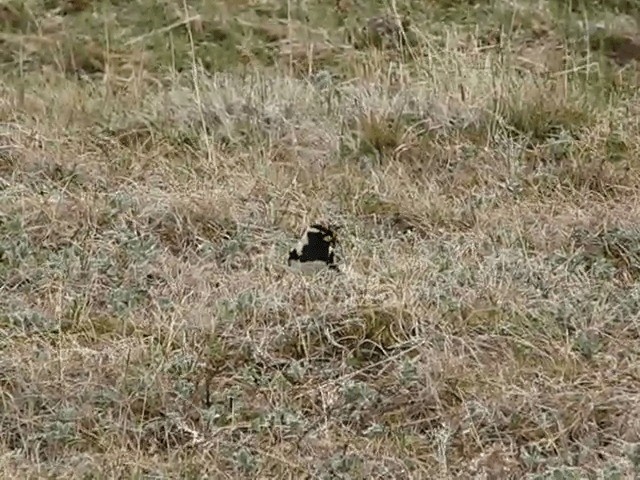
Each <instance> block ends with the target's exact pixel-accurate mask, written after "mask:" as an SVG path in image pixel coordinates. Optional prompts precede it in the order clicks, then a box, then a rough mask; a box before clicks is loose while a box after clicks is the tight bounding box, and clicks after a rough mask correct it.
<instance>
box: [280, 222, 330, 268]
mask: <svg viewBox="0 0 640 480" xmlns="http://www.w3.org/2000/svg"><path fill="white" fill-rule="evenodd" d="M336 243H337V238H336V234H335V233H334V232H333V231H332V230H331V229H330V228H327V227H324V226H322V225H320V224H317V223H315V224H313V225H311V226H310V227H309V228H307V231H306V232H304V235H303V236H302V238H301V239H300V241H299V242H298V244H297V245H296V247H295V248H293V249H292V250H291V251H290V252H289V260H288V264H289V267H291V268H293V269H295V270H298V271H301V272H304V273H315V272H318V271H320V270H322V269H323V268H326V267H328V268H329V269H330V270H338V266H337V265H336V260H335V253H334V249H335V246H336Z"/></svg>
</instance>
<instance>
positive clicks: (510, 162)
mask: <svg viewBox="0 0 640 480" xmlns="http://www.w3.org/2000/svg"><path fill="white" fill-rule="evenodd" d="M138 3H143V2H138ZM169 3H171V2H169ZM245 3H246V2H245ZM450 3H452V4H453V3H455V2H450ZM520 3H521V5H520V6H519V7H518V9H515V10H514V11H517V13H518V15H517V16H516V15H515V14H514V15H513V16H512V20H513V21H512V27H513V28H512V31H511V32H503V34H504V33H510V36H506V37H503V38H502V39H499V40H496V39H494V38H492V37H490V36H487V35H486V32H485V31H481V30H479V29H477V28H476V29H475V30H474V29H469V28H464V24H463V23H456V20H455V18H453V19H451V18H449V17H446V18H447V19H448V20H447V21H448V22H449V23H447V24H446V25H449V27H450V28H449V30H447V32H446V34H443V31H444V29H443V27H442V24H430V23H428V22H426V21H425V22H424V23H421V20H420V19H421V18H422V17H420V15H419V13H416V17H417V18H412V25H422V26H423V27H424V28H422V29H418V28H416V29H415V30H413V31H412V35H413V37H412V38H411V39H409V40H410V41H409V42H408V44H407V46H406V48H407V51H406V52H404V53H403V52H398V51H396V50H393V49H391V50H386V51H381V50H377V49H375V48H366V47H358V48H355V47H353V46H350V45H348V44H340V43H339V42H337V41H335V39H336V38H337V36H338V37H339V35H341V34H342V33H344V31H343V30H340V29H339V28H337V27H336V29H334V30H331V29H330V28H329V27H327V26H326V25H325V26H324V27H320V26H319V27H317V28H316V30H317V31H316V33H318V31H321V30H322V28H326V30H325V33H326V35H325V36H324V37H323V38H325V39H324V40H323V41H325V42H327V44H331V45H333V47H332V50H331V51H332V53H331V54H327V55H329V57H326V58H324V60H327V58H331V59H333V60H332V61H333V62H334V63H330V62H329V63H327V64H326V65H325V64H323V65H320V66H316V65H315V64H314V63H313V59H314V57H313V55H309V54H308V53H309V52H310V50H309V48H306V47H304V45H305V42H315V41H316V40H313V39H312V40H309V38H311V37H306V36H304V35H301V36H299V37H295V38H293V37H287V38H289V39H290V40H292V41H291V42H288V43H287V44H286V45H284V44H280V43H278V45H280V46H281V47H282V48H283V50H282V51H283V52H285V53H284V54H283V55H284V57H283V58H285V60H286V57H287V55H288V56H289V61H290V63H289V64H288V65H287V61H285V62H284V66H283V65H282V64H280V63H279V62H280V60H279V58H280V57H278V58H275V57H274V58H271V57H270V58H271V60H273V61H274V62H275V63H276V66H275V67H274V66H271V67H268V66H260V67H251V68H250V69H249V71H244V72H238V71H236V70H233V69H231V68H229V70H228V71H226V72H223V73H217V74H212V73H210V72H209V73H208V72H207V71H206V69H205V68H203V67H202V65H201V66H200V67H196V68H193V69H189V68H188V69H185V70H184V71H182V72H178V71H177V70H178V68H177V67H176V65H177V63H176V61H173V63H172V65H173V67H176V68H173V69H172V68H169V67H171V65H168V68H167V69H166V70H162V69H160V68H156V67H158V65H160V63H158V62H161V58H162V57H161V55H162V54H164V53H162V52H160V51H157V52H156V51H153V50H150V51H151V54H153V55H156V57H155V62H156V64H155V65H153V68H151V66H149V65H146V66H145V64H134V63H130V62H128V60H130V59H131V58H133V55H134V53H135V52H134V49H132V50H131V51H129V52H128V53H126V55H129V54H130V55H131V57H127V56H126V55H125V53H123V52H124V50H123V52H120V53H121V55H124V56H121V57H115V56H114V57H113V58H114V59H115V60H114V61H115V63H114V64H113V65H111V67H112V68H111V69H110V67H109V65H108V63H109V61H110V60H105V59H104V58H102V60H98V63H99V64H100V65H101V66H100V68H98V69H97V70H98V73H99V75H95V74H94V75H91V74H89V72H87V69H86V68H83V69H82V70H83V71H82V72H81V73H80V74H79V75H72V74H71V73H70V72H69V71H67V70H66V69H65V68H62V67H60V65H62V64H63V63H64V62H62V63H61V62H57V65H58V67H55V66H52V65H47V64H46V63H47V60H48V57H47V56H43V57H42V58H36V57H29V56H28V53H25V52H24V51H23V52H22V53H21V54H20V55H22V56H20V55H18V54H16V56H14V57H11V58H9V57H7V61H10V62H13V61H18V60H21V61H22V60H25V59H29V61H33V62H34V63H33V64H30V63H28V62H27V63H24V62H23V63H22V65H23V67H24V68H23V70H21V71H20V72H19V74H15V71H10V69H8V68H7V69H5V70H3V72H4V74H3V77H2V78H0V82H1V83H0V89H1V95H0V281H1V285H0V476H2V477H3V478H4V477H6V478H13V477H15V478H27V477H29V478H34V477H46V476H55V477H61V478H90V477H96V476H98V477H100V478H129V477H131V478H160V477H162V478H203V477H212V478H429V479H432V478H438V479H439V478H442V479H447V478H495V479H499V478H564V479H569V478H603V479H604V478H606V479H614V478H629V479H631V478H636V477H637V476H638V475H639V474H640V420H639V419H640V370H639V368H640V362H639V361H638V360H639V358H638V353H639V349H640V347H639V346H638V340H639V338H640V318H639V317H640V313H639V312H640V288H639V287H638V285H639V284H638V281H639V279H640V225H639V222H638V219H639V218H640V203H639V201H638V200H639V199H640V183H639V180H640V165H639V164H638V161H639V160H638V159H640V94H639V93H638V86H639V83H640V82H638V67H637V64H636V63H634V62H630V63H627V64H625V65H624V66H623V67H620V66H619V65H616V64H612V63H609V62H608V61H607V59H606V57H607V55H606V54H607V53H608V52H607V51H605V52H604V53H605V55H600V53H598V52H596V51H591V52H590V53H589V54H588V55H583V53H584V52H582V51H581V50H580V49H579V48H578V47H577V44H578V43H579V42H578V41H577V40H575V38H574V40H575V41H573V42H571V41H569V40H568V39H567V38H566V37H563V34H564V33H566V32H563V31H562V28H561V26H562V25H560V26H558V25H555V24H554V18H555V17H554V16H553V15H554V10H553V9H552V7H553V3H552V2H520ZM311 4H312V7H309V8H310V9H311V10H310V11H311V13H312V14H313V13H314V12H315V14H317V11H316V10H313V8H315V7H316V6H314V5H315V4H314V3H313V2H311ZM34 5H35V4H33V3H32V4H31V7H32V10H33V9H34V8H36V7H35V6H34ZM65 5H66V7H65V8H69V9H71V10H70V12H71V13H69V15H72V13H73V12H76V10H75V9H77V10H78V11H79V12H81V13H77V14H76V13H73V15H82V14H84V13H87V12H85V9H87V8H89V7H88V5H89V3H86V4H85V3H83V2H67V3H66V4H65ZM341 5H342V7H341V8H346V9H347V10H348V9H349V8H356V7H353V6H345V5H347V3H344V4H343V3H341ZM349 5H350V4H349ZM181 6H182V5H181V4H180V3H176V5H174V7H176V9H177V10H176V12H178V13H175V15H178V14H179V12H180V11H181V9H180V7H181ZM72 7H73V8H72ZM123 8H124V7H123ZM167 8H168V7H167ZM190 8H193V9H195V10H197V9H198V8H199V7H198V5H195V6H194V5H190ZM203 8H204V7H203ZM229 8H231V7H229ZM238 8H240V7H238ZM245 8H246V11H247V12H253V13H254V14H256V15H258V16H260V15H263V14H264V13H260V12H262V10H257V9H258V7H257V6H245ZM252 8H255V10H252ZM300 8H303V7H300ZM318 8H320V7H318ZM457 8H459V9H460V8H461V7H460V6H458V7H457ZM496 8H497V7H496ZM501 8H506V7H505V6H504V5H503V6H502V7H501ZM514 8H515V7H514ZM416 11H417V10H416ZM448 11H449V10H447V12H448ZM460 11H461V10H460ZM2 12H4V15H5V16H6V17H7V18H9V19H10V20H11V19H13V20H11V21H12V22H13V23H11V25H13V27H12V28H18V27H17V26H16V25H18V26H20V25H22V24H21V23H20V22H19V20H20V19H21V18H22V19H24V18H23V17H21V16H20V15H22V14H24V11H22V10H20V9H17V8H13V10H11V11H10V10H9V9H7V10H0V13H2ZM7 12H8V13H7ZM83 12H84V13H83ZM255 12H258V13H255ZM58 13H59V12H58ZM191 14H193V12H191ZM227 14H228V16H227V17H224V15H223V14H220V15H222V16H218V17H216V16H212V17H211V18H214V20H215V21H216V22H218V23H217V24H216V25H217V27H216V28H218V30H215V29H214V32H213V33H215V34H216V35H218V37H220V38H227V37H225V35H227V36H228V35H230V34H232V33H234V32H235V31H234V30H233V28H235V27H233V25H231V23H230V22H231V20H230V18H231V13H229V12H227ZM498 14H500V15H504V12H503V11H502V10H500V9H497V10H496V14H495V18H496V19H497V18H502V17H500V16H499V15H498ZM11 15H14V16H17V17H15V18H14V17H11ZM216 15H217V14H216ZM425 15H426V14H425ZM290 17H291V15H290ZM2 18H3V17H2V15H0V21H2ZM29 18H31V17H29ZM34 18H37V15H36V16H35V17H34ZM47 18H49V17H47ZM69 18H70V19H71V20H67V19H66V17H65V19H63V20H62V21H63V23H62V24H61V25H63V26H64V22H67V21H68V22H72V21H74V20H73V19H74V18H76V17H69ZM105 18H107V17H105ZM109 18H111V17H109ZM189 18H191V17H189ZM203 18H204V20H206V19H207V18H205V17H203ZM203 18H198V19H197V20H198V21H202V22H204V23H200V24H198V23H197V22H196V21H195V20H193V19H191V20H185V21H184V22H182V23H180V22H179V21H178V23H180V25H182V27H184V25H190V22H192V23H193V25H191V28H192V29H194V32H195V39H193V37H192V40H191V41H192V42H193V43H191V46H193V51H194V52H195V51H196V50H197V48H196V46H197V47H198V48H200V47H202V48H205V47H203V46H202V45H205V44H204V43H203V44H202V45H200V44H198V41H199V40H198V36H197V35H199V34H200V35H205V34H204V33H203V31H204V32H205V33H206V30H207V28H212V27H211V25H210V24H208V23H206V21H204V20H203ZM313 18H316V17H313ZM313 18H311V19H310V20H309V22H311V23H310V25H312V26H313V25H314V24H313V21H314V20H313ZM424 18H428V17H424ZM490 18H494V17H490ZM576 18H578V19H583V16H581V15H579V14H577V13H576ZM616 18H617V17H616ZM214 20H211V21H214ZM289 20H290V22H292V23H291V25H294V24H295V22H296V19H295V18H290V19H289ZM356 20H357V18H356V17H347V19H346V20H345V25H347V27H348V28H351V26H350V25H351V24H350V23H349V22H353V24H356ZM525 20H526V21H525ZM5 21H7V20H6V19H5ZM49 21H50V23H52V24H53V23H55V22H54V21H52V20H49ZM172 21H175V19H174V20H172ZM319 21H320V20H318V22H319ZM78 22H80V20H78ZM518 22H520V23H518ZM170 23H171V22H168V24H170ZM214 23H215V22H214ZM274 23H278V22H275V21H274ZM278 24H280V23H278ZM56 25H57V24H56ZM70 25H71V24H70ZM230 25H231V26H230ZM243 25H244V24H243ZM285 25H286V24H285ZM295 25H298V24H295ZM318 25H320V24H318ZM572 25H574V27H575V29H576V31H579V28H580V25H579V22H577V21H576V23H575V24H572ZM72 26H73V25H72ZM298 26H299V25H298ZM245 27H246V25H245ZM245 27H243V28H245ZM347 27H344V28H347ZM25 28H26V27H25ZM60 28H63V27H60ZM69 28H71V27H69ZM154 28H157V29H158V31H156V32H155V33H154V32H152V34H153V35H151V34H150V35H149V36H143V34H141V33H140V32H138V31H133V32H128V34H129V37H126V35H125V33H127V32H125V33H122V32H121V33H122V35H123V36H121V37H117V38H116V36H115V35H114V40H112V41H113V42H114V43H116V42H120V43H118V44H117V45H116V46H114V47H113V48H114V49H116V47H118V48H123V49H124V46H123V45H136V44H137V43H139V42H143V41H146V40H147V39H151V38H152V37H153V36H154V35H156V34H157V35H164V34H167V32H168V31H169V29H167V30H166V31H162V29H161V27H160V26H157V25H156V26H155V27H154ZM172 28H177V27H172ZM301 28H302V27H301ZM309 28H311V27H309ZM314 28H315V27H314ZM340 28H342V27H340ZM198 29H200V30H198ZM225 29H227V30H225ZM311 30H313V28H311ZM585 31H588V29H586V30H585ZM158 32H159V33H158ZM194 32H191V33H192V34H194ZM198 32H200V33H198ZM242 32H244V33H242V34H243V35H245V34H246V35H245V36H244V37H242V38H243V39H244V40H243V42H244V43H243V42H240V43H238V45H240V46H241V47H242V48H245V47H246V46H247V45H252V44H251V42H252V41H254V42H257V43H255V45H257V46H256V48H258V47H260V46H261V45H262V46H264V45H263V44H260V43H259V42H264V41H265V40H264V39H256V38H253V37H251V35H248V34H247V32H245V31H244V30H242ZM291 32H292V30H289V31H288V33H285V34H282V35H285V36H287V35H293V36H295V34H293V33H291ZM336 32H338V33H336ZM340 32H341V33H340ZM87 34H89V33H87ZM94 34H95V41H96V42H97V41H99V40H100V32H94ZM234 34H237V35H241V34H240V33H238V32H235V33H234ZM13 35H14V36H13V37H11V39H10V42H9V43H10V44H11V45H13V44H14V43H15V42H18V43H20V41H22V42H23V43H22V44H23V46H24V45H31V43H29V42H33V41H34V39H33V38H32V37H27V36H26V33H25V32H22V33H21V34H20V35H24V37H22V38H20V37H19V36H18V35H19V34H18V33H14V34H13ZM38 35H39V36H40V37H41V40H42V39H47V40H50V41H52V40H51V38H50V37H48V36H47V35H48V34H47V32H42V31H40V32H39V33H38ZM212 35H213V34H212ZM332 35H333V37H332ZM585 35H586V34H585ZM205 37H206V38H205V40H206V39H207V38H209V37H207V36H206V35H205ZM218 37H216V38H218ZM127 38H129V39H133V40H131V41H129V40H127ZM154 38H155V37H154ZM314 38H315V37H314ZM340 38H348V36H347V37H340ZM576 38H580V37H579V35H578V37H576ZM209 39H210V38H209ZM252 39H253V40H252ZM331 39H333V40H334V41H333V43H332V41H331ZM276 40H277V39H276ZM293 40H295V41H296V42H298V43H297V44H296V45H298V47H300V42H302V44H303V47H304V48H298V50H297V51H299V52H306V53H305V54H304V55H303V60H301V62H302V63H301V64H295V65H294V63H295V62H293V60H292V58H293V57H292V51H291V50H287V48H289V47H290V46H291V45H294V44H295V42H293ZM435 40H437V41H435ZM3 41H5V43H4V45H5V46H6V45H8V43H6V41H7V40H6V39H5V40H3ZM149 41H151V40H149ZM153 41H154V42H155V41H156V40H153ZM221 41H222V40H221ZM267 41H268V42H270V43H268V46H269V48H275V47H274V43H273V42H274V40H273V39H271V40H267ZM496 41H499V42H501V43H499V44H496V43H495V42H496ZM25 42H26V43H25ZM127 42H129V43H127ZM176 42H177V40H176ZM203 42H204V40H203ZM492 42H493V43H492ZM276 43H277V42H276ZM585 43H586V44H589V39H586V40H585ZM87 45H88V44H87ZM87 45H84V46H85V47H86V46H87ZM287 45H288V46H287ZM205 46H206V45H205ZM285 47H286V48H285ZM307 47H308V44H307ZM147 48H150V47H149V46H148V45H147ZM216 48H217V47H216ZM239 48H240V47H239ZM242 48H241V50H242ZM363 48H364V50H363ZM403 48H404V47H403ZM62 51H63V50H58V52H62ZM243 51H244V50H243ZM138 53H139V52H138ZM196 53H197V52H196ZM236 53H237V52H236ZM245 53H246V52H245ZM609 53H610V52H609ZM25 55H26V57H25ZM136 55H137V53H136ZM54 57H55V55H54ZM107 57H109V56H108V55H107ZM51 58H53V57H51ZM109 58H110V57H109ZM234 58H235V57H234ZM123 59H124V60H123ZM253 59H254V60H255V57H253ZM49 60H50V59H49ZM116 60H117V61H116ZM183 60H184V59H182V60H181V61H183ZM234 61H235V60H234ZM327 61H328V60H327ZM101 62H102V63H101ZM105 62H106V63H105ZM304 62H307V63H306V64H307V66H309V67H310V70H311V74H310V75H307V73H305V72H304V70H305V68H302V67H300V65H304ZM54 63H55V62H54ZM267 63H268V62H267ZM7 65H9V63H7ZM11 65H14V64H11ZM278 65H279V66H278ZM296 65H297V66H296ZM165 66H166V65H165ZM125 67H126V68H125ZM127 68H129V70H127ZM127 71H129V72H130V73H131V74H130V76H129V77H127V76H126V72H127ZM76 73H77V72H76ZM318 220H326V221H332V222H337V223H339V224H341V225H342V228H341V229H340V240H341V247H340V254H341V256H342V258H343V259H344V261H343V266H344V273H343V274H341V275H332V274H330V273H327V274H326V275H324V274H321V275H319V276H317V277H304V276H300V275H298V274H296V273H294V272H290V271H288V270H287V269H286V267H285V265H286V257H287V253H288V250H289V248H291V246H292V245H293V244H294V243H295V242H296V240H297V237H298V235H299V234H300V233H301V231H302V230H303V229H304V227H305V226H306V225H307V224H309V223H312V222H315V221H318Z"/></svg>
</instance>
